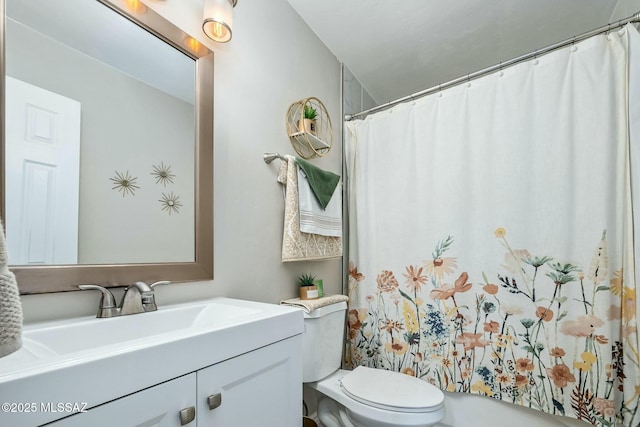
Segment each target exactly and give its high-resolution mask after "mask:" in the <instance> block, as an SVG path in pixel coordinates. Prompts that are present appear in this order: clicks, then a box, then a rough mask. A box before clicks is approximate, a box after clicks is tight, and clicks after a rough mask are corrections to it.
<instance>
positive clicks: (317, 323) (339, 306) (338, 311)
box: [302, 301, 347, 383]
mask: <svg viewBox="0 0 640 427" xmlns="http://www.w3.org/2000/svg"><path fill="white" fill-rule="evenodd" d="M346 311H347V303H346V302H344V301H341V302H339V303H336V304H330V305H325V306H324V307H320V308H317V309H315V310H313V311H312V312H310V313H304V333H303V334H302V366H303V369H302V382H305V383H308V382H313V381H318V380H321V379H322V378H324V377H326V376H328V375H329V374H331V373H333V372H335V371H336V370H338V369H340V366H341V365H342V349H343V345H344V344H343V343H344V330H345V314H346Z"/></svg>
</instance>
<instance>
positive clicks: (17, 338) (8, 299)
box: [0, 220, 22, 357]
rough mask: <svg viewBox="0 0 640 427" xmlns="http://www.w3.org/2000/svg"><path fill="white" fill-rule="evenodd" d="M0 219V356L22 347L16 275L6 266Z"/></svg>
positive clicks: (20, 309) (20, 313)
mask: <svg viewBox="0 0 640 427" xmlns="http://www.w3.org/2000/svg"><path fill="white" fill-rule="evenodd" d="M1 222H2V221H1V220H0V357H3V356H6V355H8V354H11V353H13V352H14V351H16V350H18V349H19V348H20V347H22V305H21V304H20V292H18V284H17V283H16V277H15V276H14V275H13V273H12V272H10V271H9V267H8V266H7V262H8V258H9V257H8V256H7V250H6V244H5V238H4V231H3V228H2V224H1Z"/></svg>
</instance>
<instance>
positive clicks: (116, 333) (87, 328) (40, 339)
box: [23, 301, 258, 355]
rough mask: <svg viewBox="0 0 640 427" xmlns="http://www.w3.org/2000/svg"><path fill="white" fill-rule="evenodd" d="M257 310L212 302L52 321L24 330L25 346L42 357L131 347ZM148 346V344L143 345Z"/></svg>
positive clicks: (220, 323) (220, 324) (230, 320)
mask: <svg viewBox="0 0 640 427" xmlns="http://www.w3.org/2000/svg"><path fill="white" fill-rule="evenodd" d="M257 312H258V310H256V309H255V308H248V307H239V306H237V305H230V304H228V303H227V304H225V303H223V302H213V301H208V302H206V303H196V304H189V305H183V306H177V307H168V308H160V309H158V311H154V312H150V313H142V314H137V315H130V316H122V317H113V318H108V319H96V318H93V317H92V318H85V319H73V320H70V321H62V322H51V323H50V324H41V325H36V326H34V327H27V328H25V331H24V337H23V339H24V342H25V346H26V347H27V348H29V349H30V350H32V351H37V352H40V353H42V354H54V355H60V354H69V353H75V352H79V351H84V350H96V349H100V348H102V347H107V346H118V345H131V344H132V343H131V341H135V340H143V341H145V340H146V341H148V340H152V339H154V338H157V337H156V336H157V335H164V334H171V333H174V332H176V331H181V330H191V331H192V332H193V331H195V330H198V329H202V328H205V329H207V328H208V329H219V328H223V327H225V326H228V325H230V324H232V323H233V322H236V321H238V320H239V319H247V318H248V316H251V315H252V314H256V313H257ZM142 344H143V345H144V343H142Z"/></svg>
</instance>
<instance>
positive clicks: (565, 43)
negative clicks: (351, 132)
mask: <svg viewBox="0 0 640 427" xmlns="http://www.w3.org/2000/svg"><path fill="white" fill-rule="evenodd" d="M630 22H640V12H637V13H635V14H633V15H631V16H629V17H627V18H624V19H621V20H619V21H617V22H613V23H610V24H607V25H603V26H602V27H599V28H596V29H594V30H591V31H587V32H586V33H583V34H580V35H577V36H574V37H572V38H570V39H567V40H564V41H561V42H558V43H555V44H552V45H549V46H547V47H544V48H542V49H538V50H535V51H533V52H530V53H527V54H524V55H521V56H518V57H516V58H513V59H510V60H508V61H505V62H501V63H499V64H496V65H493V66H491V67H487V68H484V69H482V70H480V71H476V72H475V73H471V74H468V75H466V76H462V77H458V78H457V79H454V80H450V81H448V82H447V83H443V84H440V85H437V86H433V87H431V88H429V89H425V90H422V91H420V92H416V93H413V94H411V95H407V96H404V97H402V98H399V99H396V100H395V101H389V102H387V103H385V104H381V105H378V106H377V107H373V108H369V109H368V110H365V111H361V112H359V113H355V114H345V116H344V119H345V120H346V121H350V120H354V119H356V118H358V117H361V116H366V115H368V114H371V113H376V112H378V111H383V110H386V109H387V108H391V107H393V106H396V105H398V104H401V103H403V102H407V101H412V100H414V99H418V98H422V97H423V96H427V95H430V94H432V93H436V92H439V91H441V90H443V89H448V88H450V87H453V86H457V85H459V84H460V83H465V82H469V81H471V80H475V79H477V78H478V77H482V76H484V75H487V74H490V73H492V72H494V71H498V70H502V69H504V68H506V67H510V66H512V65H515V64H518V63H520V62H524V61H528V60H529V59H533V58H536V57H538V56H540V55H544V54H546V53H549V52H551V51H554V50H557V49H561V48H563V47H565V46H569V45H571V44H574V43H577V42H580V41H582V40H586V39H588V38H589V37H593V36H596V35H598V34H602V33H607V32H609V31H611V30H615V29H618V28H620V27H623V26H625V25H627V24H628V23H630Z"/></svg>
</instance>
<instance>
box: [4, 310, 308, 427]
mask: <svg viewBox="0 0 640 427" xmlns="http://www.w3.org/2000/svg"><path fill="white" fill-rule="evenodd" d="M303 328H304V326H303V317H302V311H301V310H298V309H294V308H291V307H285V306H281V305H275V304H265V303H258V302H251V301H243V300H236V299H230V298H212V299H209V300H204V301H199V302H194V303H187V304H177V305H173V306H164V307H163V306H161V307H160V308H158V311H155V312H150V313H141V314H134V315H129V316H121V317H115V318H106V319H98V318H95V317H82V318H75V319H66V320H62V321H52V322H43V323H37V324H32V325H27V326H25V328H24V329H23V335H22V338H23V346H22V348H20V349H19V350H18V351H16V352H14V353H12V354H10V355H8V356H5V357H3V358H0V396H3V399H5V400H10V401H12V402H35V403H37V404H38V405H39V404H40V402H82V403H83V404H85V403H86V406H87V407H88V408H91V407H94V406H97V405H100V404H102V403H104V402H109V401H111V400H114V399H116V398H118V397H119V396H124V395H127V394H130V393H131V391H132V390H143V389H146V388H148V387H151V386H153V385H155V384H160V383H162V382H165V381H169V380H171V379H174V378H178V377H180V376H182V375H184V374H185V373H189V372H196V371H198V370H199V369H203V368H205V367H207V366H211V365H213V364H216V363H219V362H221V361H224V360H227V359H230V358H233V357H235V356H238V355H241V354H244V353H247V352H249V351H252V350H254V349H256V348H262V347H265V346H268V345H270V344H273V343H275V342H279V341H281V340H284V339H287V338H290V337H292V336H295V335H299V334H301V333H302V332H303ZM9 397H10V398H9ZM64 415H65V414H56V413H50V412H35V413H29V414H11V413H0V420H2V421H3V422H0V424H2V425H12V426H21V425H23V426H37V425H41V424H45V423H48V422H51V421H53V420H55V419H59V418H61V417H63V416H64ZM3 417H4V418H3ZM4 421H6V423H5V422H4Z"/></svg>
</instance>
